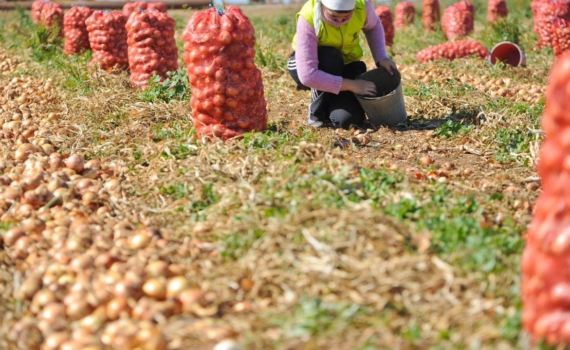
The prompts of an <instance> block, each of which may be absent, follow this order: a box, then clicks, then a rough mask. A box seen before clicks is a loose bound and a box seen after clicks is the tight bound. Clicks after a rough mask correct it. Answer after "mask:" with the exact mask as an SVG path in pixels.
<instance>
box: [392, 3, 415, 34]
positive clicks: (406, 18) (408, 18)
mask: <svg viewBox="0 0 570 350" xmlns="http://www.w3.org/2000/svg"><path fill="white" fill-rule="evenodd" d="M394 12H395V17H396V18H395V20H394V27H395V28H397V29H401V28H406V27H407V26H409V25H410V24H413V23H414V20H415V19H416V8H415V7H414V4H413V3H411V2H409V1H402V2H399V3H398V5H396V9H395V10H394Z"/></svg>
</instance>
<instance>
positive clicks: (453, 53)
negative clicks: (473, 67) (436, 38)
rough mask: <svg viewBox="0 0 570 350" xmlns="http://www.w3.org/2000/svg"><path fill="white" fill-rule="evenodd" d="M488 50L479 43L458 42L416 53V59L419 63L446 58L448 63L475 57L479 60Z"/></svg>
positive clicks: (485, 55)
mask: <svg viewBox="0 0 570 350" xmlns="http://www.w3.org/2000/svg"><path fill="white" fill-rule="evenodd" d="M488 54H489V50H488V49H487V48H486V47H485V46H484V45H483V44H481V43H480V42H478V41H474V40H458V41H451V42H447V43H443V44H440V45H434V46H430V47H428V48H425V49H423V50H422V51H420V52H418V54H417V57H418V60H419V61H420V62H426V61H431V60H435V59H438V58H446V59H448V60H450V61H452V60H454V59H456V58H462V57H467V56H472V55H477V56H479V57H481V58H485V57H487V55H488Z"/></svg>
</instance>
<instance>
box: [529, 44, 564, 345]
mask: <svg viewBox="0 0 570 350" xmlns="http://www.w3.org/2000/svg"><path fill="white" fill-rule="evenodd" d="M548 81H549V82H548V87H547V89H546V107H545V109H544V112H543V114H542V128H543V130H544V131H545V134H546V139H545V141H544V142H543V143H542V146H541V149H540V158H539V159H540V160H539V162H538V173H539V175H540V177H541V181H542V193H541V195H540V197H539V199H538V201H537V203H536V207H535V213H534V216H533V218H532V221H531V223H530V225H529V226H528V230H527V233H526V245H525V248H524V251H523V255H522V261H521V272H522V284H521V292H522V300H523V314H522V325H523V328H524V329H525V330H526V331H527V332H528V333H529V334H530V335H531V336H532V337H533V338H534V339H535V340H539V339H545V340H546V342H547V343H549V344H551V345H554V344H560V345H562V344H566V345H568V344H570V270H569V269H568V266H569V264H570V186H568V183H569V181H570V166H569V165H570V142H569V140H570V90H569V89H568V81H570V54H569V53H565V54H563V55H562V56H560V57H559V58H558V59H557V60H556V62H555V63H554V65H553V67H552V71H551V73H550V77H549V80H548Z"/></svg>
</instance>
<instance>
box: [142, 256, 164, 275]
mask: <svg viewBox="0 0 570 350" xmlns="http://www.w3.org/2000/svg"><path fill="white" fill-rule="evenodd" d="M167 270H168V264H167V263H166V262H165V261H162V260H156V261H151V262H149V263H148V265H147V266H146V268H145V272H146V273H147V274H148V275H149V276H150V277H161V276H165V275H166V272H167Z"/></svg>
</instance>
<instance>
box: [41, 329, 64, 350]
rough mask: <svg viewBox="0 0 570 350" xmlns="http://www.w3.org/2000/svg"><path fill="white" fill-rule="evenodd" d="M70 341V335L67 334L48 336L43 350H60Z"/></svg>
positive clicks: (57, 333)
mask: <svg viewBox="0 0 570 350" xmlns="http://www.w3.org/2000/svg"><path fill="white" fill-rule="evenodd" d="M67 340H69V334H68V333H67V332H56V333H52V334H50V335H48V336H47V337H46V338H45V340H44V343H43V345H42V350H43V349H44V348H45V350H58V349H60V347H61V345H62V344H63V343H65V342H66V341H67Z"/></svg>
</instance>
